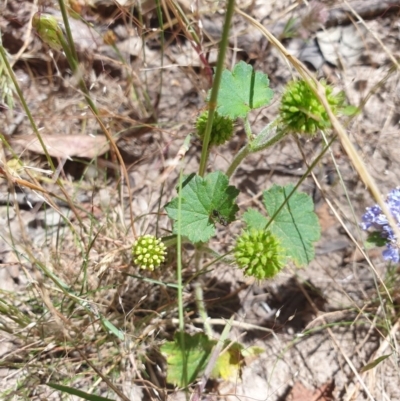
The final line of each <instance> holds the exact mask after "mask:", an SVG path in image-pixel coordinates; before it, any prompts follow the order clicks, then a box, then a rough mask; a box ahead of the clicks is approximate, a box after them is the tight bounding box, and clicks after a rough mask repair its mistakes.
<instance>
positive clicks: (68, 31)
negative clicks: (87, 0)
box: [58, 0, 78, 62]
mask: <svg viewBox="0 0 400 401" xmlns="http://www.w3.org/2000/svg"><path fill="white" fill-rule="evenodd" d="M58 4H59V5H60V10H61V15H62V18H63V21H64V26H65V32H66V34H67V39H68V44H69V47H70V49H71V55H72V57H73V58H74V59H75V60H76V62H78V54H77V53H76V49H75V43H74V39H73V37H72V32H71V27H70V26H69V21H68V14H67V9H66V8H65V3H64V0H58ZM63 48H64V45H63ZM64 51H65V49H64ZM68 61H69V60H68Z"/></svg>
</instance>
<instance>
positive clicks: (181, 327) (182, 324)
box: [176, 168, 188, 388]
mask: <svg viewBox="0 0 400 401" xmlns="http://www.w3.org/2000/svg"><path fill="white" fill-rule="evenodd" d="M182 181H183V169H182V168H181V171H180V173H179V195H178V221H177V225H178V227H177V231H178V232H177V242H176V246H177V249H176V256H177V272H176V276H177V282H178V283H177V284H178V314H179V337H180V343H181V351H182V363H183V371H182V375H183V384H184V387H185V388H186V387H187V383H188V372H187V353H186V352H185V332H184V329H185V322H184V317H183V286H182V236H181V216H182V214H181V211H182Z"/></svg>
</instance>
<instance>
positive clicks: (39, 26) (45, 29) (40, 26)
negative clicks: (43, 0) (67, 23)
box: [32, 12, 63, 51]
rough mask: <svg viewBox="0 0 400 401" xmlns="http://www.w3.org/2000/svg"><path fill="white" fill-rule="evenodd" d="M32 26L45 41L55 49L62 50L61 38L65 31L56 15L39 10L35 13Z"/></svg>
mask: <svg viewBox="0 0 400 401" xmlns="http://www.w3.org/2000/svg"><path fill="white" fill-rule="evenodd" d="M32 26H33V27H34V28H35V29H36V32H37V33H38V35H39V36H40V39H42V40H43V42H45V43H46V44H47V45H49V46H50V47H51V48H52V49H54V50H58V51H60V50H62V45H61V41H60V38H61V37H62V36H63V32H62V29H61V28H60V26H59V25H58V22H57V20H56V18H55V17H53V16H52V15H50V14H43V13H39V12H37V13H35V14H34V15H33V18H32Z"/></svg>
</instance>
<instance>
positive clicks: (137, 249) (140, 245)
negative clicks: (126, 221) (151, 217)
mask: <svg viewBox="0 0 400 401" xmlns="http://www.w3.org/2000/svg"><path fill="white" fill-rule="evenodd" d="M165 249H166V246H165V245H164V243H163V242H162V241H161V239H158V238H157V237H155V236H154V235H149V234H147V235H143V236H141V237H139V238H138V239H137V241H136V242H135V244H134V245H133V247H132V255H133V261H134V262H135V264H137V265H138V266H139V267H140V268H141V269H146V270H151V271H153V270H154V269H155V268H157V267H159V266H160V265H161V263H163V262H164V260H165V255H166V253H167V252H166V250H165Z"/></svg>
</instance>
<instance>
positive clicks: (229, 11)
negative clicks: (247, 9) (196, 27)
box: [199, 0, 235, 176]
mask: <svg viewBox="0 0 400 401" xmlns="http://www.w3.org/2000/svg"><path fill="white" fill-rule="evenodd" d="M234 9H235V0H229V1H228V6H227V8H226V15H225V22H224V29H223V31H222V38H221V43H220V47H219V55H218V62H217V68H216V71H215V76H214V84H213V87H212V89H211V96H210V101H209V102H208V120H207V126H206V132H205V134H204V139H203V149H202V151H201V159H200V166H199V175H200V176H204V174H205V172H206V168H207V160H208V144H209V142H210V136H211V128H212V123H213V119H214V113H215V109H216V108H217V98H218V90H219V86H220V83H221V77H222V71H223V69H224V62H225V54H226V49H227V47H228V44H229V29H230V25H231V20H232V16H233V11H234Z"/></svg>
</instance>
